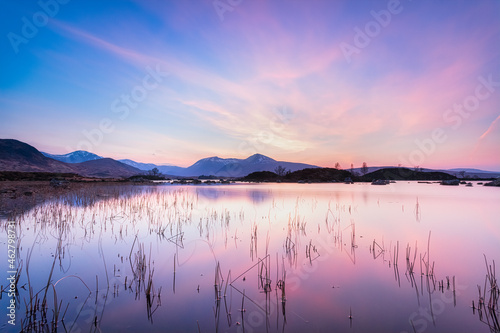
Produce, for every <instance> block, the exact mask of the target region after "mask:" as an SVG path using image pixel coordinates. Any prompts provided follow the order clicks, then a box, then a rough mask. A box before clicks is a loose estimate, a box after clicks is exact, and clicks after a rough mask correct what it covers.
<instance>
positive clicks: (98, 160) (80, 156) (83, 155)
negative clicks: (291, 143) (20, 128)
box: [0, 139, 317, 178]
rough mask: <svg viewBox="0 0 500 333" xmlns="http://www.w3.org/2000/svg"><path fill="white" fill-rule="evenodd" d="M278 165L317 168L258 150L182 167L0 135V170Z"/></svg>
mask: <svg viewBox="0 0 500 333" xmlns="http://www.w3.org/2000/svg"><path fill="white" fill-rule="evenodd" d="M278 166H280V167H282V168H284V169H285V170H287V171H296V170H301V169H304V168H317V166H315V165H310V164H304V163H293V162H285V161H276V160H274V159H272V158H270V157H267V156H264V155H261V154H255V155H252V156H250V157H248V158H246V159H237V158H220V157H217V156H214V157H208V158H203V159H201V160H199V161H197V162H196V163H194V164H193V165H191V166H189V167H187V168H183V167H178V166H172V165H156V164H152V163H140V162H136V161H132V160H129V159H123V160H114V159H111V158H104V157H101V156H99V155H96V154H93V153H90V152H87V151H82V150H79V151H74V152H72V153H68V154H64V155H55V154H49V153H46V152H43V153H42V152H40V151H38V150H37V149H36V148H35V147H33V146H30V145H28V144H26V143H24V142H21V141H18V140H13V139H0V171H24V172H61V173H76V174H79V175H81V176H86V177H100V178H115V177H130V176H134V175H139V174H144V173H145V172H146V171H149V170H152V169H153V168H158V170H159V171H160V172H161V173H163V174H165V175H166V176H168V177H198V176H201V175H205V176H217V177H242V176H246V175H248V174H249V173H252V172H255V171H275V170H276V168H277V167H278Z"/></svg>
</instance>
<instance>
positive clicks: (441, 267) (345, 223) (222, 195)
mask: <svg viewBox="0 0 500 333" xmlns="http://www.w3.org/2000/svg"><path fill="white" fill-rule="evenodd" d="M499 195H500V193H499V192H498V191H496V189H495V188H484V187H480V186H474V187H472V188H470V187H464V186H459V187H445V186H440V185H437V184H418V183H416V182H411V183H408V182H398V183H396V184H390V185H387V186H381V187H377V186H372V185H369V184H354V185H346V184H235V185H228V186H213V187H209V186H199V187H197V186H164V187H156V188H154V190H151V191H150V192H145V193H139V194H137V195H132V196H131V197H129V198H127V199H120V201H114V200H118V199H113V198H109V199H105V200H101V201H98V202H96V205H95V207H93V209H94V210H93V211H94V212H96V214H97V215H96V216H97V217H98V218H96V223H97V224H96V225H95V226H94V228H97V226H99V224H98V223H104V222H103V221H106V225H107V229H106V230H104V229H103V231H102V233H101V236H100V239H102V253H104V256H105V259H106V264H107V266H108V274H109V275H111V277H110V281H111V289H112V290H113V288H114V285H115V284H116V285H117V286H118V288H119V294H118V296H115V297H113V296H112V295H108V297H109V299H108V304H107V306H106V311H105V315H104V319H103V322H102V328H109V329H111V328H113V327H122V328H123V329H124V330H125V329H128V330H133V329H135V328H137V327H140V326H143V325H151V324H150V323H148V320H147V315H146V303H145V296H144V291H141V292H140V294H139V297H138V298H136V295H135V290H132V291H130V290H127V291H125V290H124V280H125V276H127V277H128V284H129V285H130V284H131V283H132V276H133V275H132V271H131V268H130V262H129V261H128V260H129V259H128V256H129V253H131V255H132V257H131V259H132V262H133V261H134V258H135V254H136V252H137V251H138V249H139V244H143V245H144V252H145V254H146V258H147V262H148V266H149V265H150V264H151V266H149V267H151V268H154V276H153V282H154V288H155V290H156V291H158V290H159V288H160V287H161V288H162V289H161V290H162V293H161V298H162V305H161V306H160V307H159V308H158V310H157V312H156V313H155V315H154V316H153V321H154V324H153V326H151V327H152V328H159V327H170V328H172V329H174V328H178V329H179V330H183V329H184V328H185V327H191V326H192V325H190V323H191V322H192V321H193V318H196V319H195V321H194V325H195V326H194V327H195V328H196V320H198V321H199V323H200V325H201V326H202V327H204V328H215V318H214V308H215V307H216V304H217V302H216V299H215V289H214V278H215V267H216V264H217V262H218V263H219V264H220V269H221V276H222V278H223V279H224V280H226V279H227V278H228V273H229V271H231V276H230V281H231V282H234V284H233V286H230V285H228V289H227V295H226V298H225V300H226V301H227V302H228V303H230V304H231V305H228V306H230V307H231V309H230V310H231V312H232V314H233V317H232V318H233V322H232V324H233V325H234V323H235V322H236V321H240V322H241V320H242V319H241V315H240V313H239V312H238V308H239V307H240V304H241V299H242V295H241V294H240V292H243V290H245V295H246V296H247V297H248V298H247V299H246V300H245V305H244V306H245V308H246V309H247V312H246V313H245V315H244V320H245V323H246V325H247V327H251V326H252V325H253V328H254V329H255V330H257V331H260V330H262V329H263V328H265V324H264V323H265V322H266V320H265V319H266V314H265V312H263V310H262V309H261V308H260V307H262V308H265V302H266V294H265V293H264V292H263V290H262V288H260V289H259V288H258V281H259V274H260V269H261V267H260V266H259V265H256V264H258V263H259V259H262V258H264V257H265V256H266V254H269V255H270V259H269V262H268V264H269V266H268V268H269V269H270V272H269V277H270V279H271V288H272V292H271V293H270V294H269V297H270V298H269V299H268V302H270V304H271V305H272V306H271V310H270V313H269V314H268V315H269V318H270V320H271V321H273V325H275V324H276V320H278V322H279V323H281V324H282V320H283V318H282V317H280V316H282V315H281V308H280V306H281V300H280V291H279V290H278V298H276V291H275V290H276V282H277V280H279V279H280V278H281V276H282V271H281V270H282V268H283V266H282V264H283V263H284V269H285V270H286V272H287V273H286V289H285V290H286V303H285V309H286V314H287V326H286V328H287V330H289V331H291V332H299V331H304V330H311V327H318V328H321V329H322V328H325V327H328V328H329V329H335V330H338V331H345V330H347V329H349V325H350V320H349V318H348V315H349V309H352V313H353V317H354V318H353V321H352V324H353V327H355V328H356V329H359V330H361V331H370V330H373V329H374V328H376V329H378V330H379V331H388V330H389V331H390V330H391V327H397V328H398V329H399V330H401V329H407V327H408V318H409V317H410V316H413V313H414V312H415V311H417V312H418V311H420V310H419V309H420V308H419V304H418V301H420V306H421V307H423V308H424V309H425V307H426V306H427V304H431V303H430V302H434V303H435V305H434V306H435V308H436V313H438V315H437V316H436V323H437V324H436V325H437V327H438V328H440V329H441V328H443V327H444V328H449V327H451V328H453V329H456V328H457V327H456V325H458V324H456V318H465V319H464V320H465V323H460V325H461V327H466V329H467V330H468V331H475V330H477V327H476V325H477V324H478V323H477V321H476V320H475V319H476V318H474V317H469V315H470V314H469V313H468V312H467V311H468V309H467V308H466V307H461V306H457V307H454V306H453V305H452V304H451V303H446V302H444V301H443V300H442V298H443V297H449V295H448V294H446V293H445V294H443V295H444V296H442V295H441V293H439V292H434V293H432V294H431V296H430V297H431V298H430V300H429V295H428V294H427V293H426V290H427V289H426V287H425V284H426V283H427V282H426V278H425V276H423V277H421V275H420V264H419V262H418V260H419V258H420V255H422V256H424V257H425V253H426V252H427V237H428V235H429V231H431V232H432V234H431V243H430V259H431V262H432V263H434V272H435V278H436V279H437V280H439V281H441V280H444V281H446V276H449V277H453V276H455V277H456V282H457V286H460V288H461V289H460V294H457V301H458V302H459V304H463V303H464V302H467V303H468V302H469V301H470V300H471V299H474V298H475V297H476V292H475V290H474V289H475V288H473V286H475V285H476V284H478V283H482V282H483V279H484V262H483V258H482V253H485V254H486V255H487V257H488V258H489V259H490V260H491V259H495V260H498V258H495V257H494V256H495V255H496V253H498V250H499V246H498V244H499V239H500V234H499V230H498V228H497V223H496V221H497V220H498V219H497V218H496V215H495V214H496V211H495V207H496V202H497V201H498V199H500V197H499ZM417 198H418V204H419V206H418V209H419V216H417V214H416V208H417V206H416V204H417ZM126 202H128V203H129V204H125V203H126ZM115 203H116V205H115ZM118 203H119V204H118ZM107 204H110V206H108V205H107ZM124 207H129V208H124ZM71 209H72V210H73V213H74V215H72V216H74V217H76V216H79V215H78V214H80V213H82V212H83V211H85V212H87V214H88V212H89V211H90V210H89V207H86V208H83V207H74V206H72V208H71ZM329 209H330V212H329V211H328V210H329ZM78 212H79V213H78ZM111 216H113V218H110V217H111ZM87 217H88V218H90V217H91V216H88V215H87ZM128 217H130V219H129V218H128ZM132 218H133V220H132ZM76 220H79V218H76ZM83 220H85V219H83ZM28 221H29V219H26V222H25V223H29V222H28ZM112 221H114V222H112ZM132 221H133V222H132ZM157 224H159V225H160V226H163V227H166V229H165V233H164V237H159V236H158V235H157V234H156V231H155V230H157V228H158V225H157ZM25 225H26V226H27V224H25ZM353 225H354V226H355V227H354V228H353ZM123 227H125V228H128V231H123ZM170 227H171V228H170ZM353 229H354V230H355V235H356V237H355V245H356V247H355V248H354V249H352V248H351V232H352V231H353ZM113 230H114V231H113ZM117 230H122V232H121V236H120V237H122V238H119V237H117V236H118V234H117V232H118V231H117ZM74 233H75V234H74V237H75V239H79V237H80V236H81V237H82V239H84V237H83V235H84V234H85V233H84V230H83V229H80V228H79V227H77V228H75V229H74ZM80 234H81V235H80ZM87 235H88V233H87ZM136 235H137V240H136V241H134V239H135V237H136ZM175 235H177V236H178V237H175ZM180 235H182V240H181V239H180ZM255 236H256V238H254V237H255ZM87 237H89V236H87ZM287 237H290V239H291V240H292V241H293V242H294V246H295V247H294V248H293V250H295V251H296V261H295V262H294V261H293V260H292V261H290V260H289V258H288V257H287V255H286V251H285V248H284V244H285V241H286V239H287ZM374 240H375V241H376V243H377V244H379V246H380V247H381V248H382V249H383V250H384V252H383V253H382V252H381V251H379V250H380V248H378V246H377V248H376V250H377V252H376V253H375V256H376V258H374V254H373V250H372V253H371V252H370V249H371V246H372V245H373V241H374ZM398 241H399V260H398V269H399V278H400V282H399V283H398V281H397V280H396V278H395V272H394V266H393V265H394V263H393V262H392V260H393V255H394V252H393V251H394V246H396V242H398ZM415 242H417V245H418V248H417V251H416V252H417V263H416V264H415V279H416V282H417V287H418V293H419V294H418V298H417V293H416V290H415V289H414V287H412V286H411V283H410V281H409V280H408V276H407V275H405V273H406V262H405V249H406V246H407V245H408V244H409V246H411V248H412V250H411V255H413V253H414V252H415V246H414V244H415ZM132 243H135V244H134V248H133V249H131V246H132ZM309 244H312V245H313V246H314V247H315V250H316V251H312V253H311V254H312V257H313V258H314V260H313V261H312V263H311V262H310V261H309V259H308V258H307V257H306V246H308V245H309ZM79 246H81V245H79ZM98 246H99V245H98V240H97V239H95V238H91V239H89V240H88V243H87V242H85V243H83V246H82V250H81V251H76V249H74V248H73V249H71V253H72V258H73V259H72V260H74V263H73V264H72V265H70V269H71V270H73V269H74V270H75V271H74V272H73V271H69V272H68V274H69V273H74V274H78V275H79V276H81V277H82V278H83V279H84V280H85V281H87V283H89V284H91V281H94V280H95V275H98V276H99V285H100V286H101V289H102V288H103V283H105V282H103V281H106V275H105V272H104V266H103V265H104V263H103V259H102V258H101V257H99V255H98V253H97V252H96V251H95V248H97V247H98ZM40 249H41V250H40V257H37V258H36V261H37V262H34V263H33V264H32V265H31V267H33V268H34V269H35V268H36V267H45V266H46V265H43V258H44V257H42V256H43V255H46V256H47V258H48V261H49V262H51V260H53V259H52V257H50V253H48V254H44V250H43V247H40ZM252 251H253V253H252ZM266 251H267V252H266ZM318 255H319V256H318ZM122 256H123V257H124V261H122V260H121V257H122ZM150 256H151V259H150ZM276 257H277V261H278V265H276ZM174 258H176V263H175V292H174ZM283 258H284V260H283ZM66 266H67V265H66ZM277 266H278V267H279V270H277ZM264 272H265V270H264ZM44 274H45V273H43V272H42V270H41V269H40V275H41V276H43V275H44ZM115 274H116V276H115ZM421 278H422V279H423V280H422V282H421ZM42 280H43V279H42ZM66 282H69V280H68V281H66ZM227 282H228V281H224V282H223V283H222V289H223V290H224V291H225V290H226V289H225V288H226V283H227ZM422 285H423V287H424V288H422ZM60 287H61V289H60V291H61V295H62V294H63V293H65V294H68V293H69V294H71V291H70V290H69V289H68V288H66V287H65V286H64V285H63V284H61V286H60ZM104 287H105V286H104ZM132 287H133V288H135V284H134V283H132ZM198 287H199V290H198ZM90 288H91V289H93V286H92V285H90ZM224 291H222V293H224ZM422 291H423V293H422ZM112 293H113V292H112V291H111V294H112ZM100 295H101V296H100V297H102V295H103V294H102V293H100ZM223 299H224V298H223ZM223 299H222V300H221V301H223ZM253 302H255V303H257V304H258V306H257V305H256V304H254V303H253ZM154 305H156V303H154ZM86 310H87V309H86ZM438 310H439V311H438ZM221 311H222V312H221V318H219V319H220V320H221V321H220V322H219V325H221V326H220V328H221V329H222V328H224V329H225V328H227V319H226V318H225V308H224V304H223V303H221ZM276 318H277V319H276ZM467 318H469V319H467ZM419 319H421V318H420V317H415V320H419ZM280 320H281V321H280ZM252 323H253V324H252ZM419 323H421V322H420V321H419ZM115 324H116V325H118V326H113V325H115ZM281 324H279V325H281ZM391 325H393V326H391Z"/></svg>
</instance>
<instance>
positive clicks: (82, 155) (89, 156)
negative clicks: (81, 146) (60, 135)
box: [41, 150, 103, 163]
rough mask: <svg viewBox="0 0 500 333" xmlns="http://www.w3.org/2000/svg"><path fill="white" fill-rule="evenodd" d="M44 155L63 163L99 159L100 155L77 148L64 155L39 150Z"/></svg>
mask: <svg viewBox="0 0 500 333" xmlns="http://www.w3.org/2000/svg"><path fill="white" fill-rule="evenodd" d="M41 153H42V154H43V155H44V156H45V157H50V158H52V159H54V160H57V161H61V162H64V163H82V162H87V161H93V160H100V159H101V158H103V157H101V156H99V155H96V154H93V153H89V152H88V151H85V150H77V151H74V152H72V153H68V154H64V155H54V154H49V153H44V152H41Z"/></svg>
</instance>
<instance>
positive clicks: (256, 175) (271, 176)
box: [242, 171, 281, 182]
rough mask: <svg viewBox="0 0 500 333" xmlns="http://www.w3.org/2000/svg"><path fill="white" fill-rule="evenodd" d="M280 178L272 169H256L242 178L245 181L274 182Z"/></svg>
mask: <svg viewBox="0 0 500 333" xmlns="http://www.w3.org/2000/svg"><path fill="white" fill-rule="evenodd" d="M280 179H281V177H280V176H278V175H277V174H275V173H274V172H272V171H256V172H252V173H251V174H249V175H248V176H245V177H243V178H242V180H243V181H247V182H275V181H278V180H280Z"/></svg>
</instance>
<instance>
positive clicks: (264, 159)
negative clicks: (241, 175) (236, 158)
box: [245, 154, 276, 163]
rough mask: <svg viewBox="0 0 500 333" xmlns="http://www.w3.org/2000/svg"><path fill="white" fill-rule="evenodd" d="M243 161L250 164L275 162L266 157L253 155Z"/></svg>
mask: <svg viewBox="0 0 500 333" xmlns="http://www.w3.org/2000/svg"><path fill="white" fill-rule="evenodd" d="M245 161H247V162H250V163H267V162H275V161H276V160H274V159H272V158H270V157H267V156H266V155H262V154H253V155H252V156H249V157H247V158H246V159H245Z"/></svg>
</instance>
